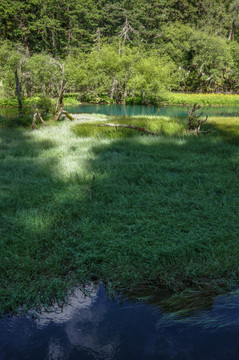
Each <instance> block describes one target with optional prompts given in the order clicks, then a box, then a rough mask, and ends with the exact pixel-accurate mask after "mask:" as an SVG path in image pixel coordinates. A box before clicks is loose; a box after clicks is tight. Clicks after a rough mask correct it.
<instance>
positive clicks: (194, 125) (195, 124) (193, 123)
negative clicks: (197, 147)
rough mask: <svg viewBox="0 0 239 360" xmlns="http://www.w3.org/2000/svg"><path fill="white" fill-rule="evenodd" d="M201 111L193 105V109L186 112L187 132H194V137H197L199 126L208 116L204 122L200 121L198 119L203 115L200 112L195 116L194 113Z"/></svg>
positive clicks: (198, 106) (197, 106)
mask: <svg viewBox="0 0 239 360" xmlns="http://www.w3.org/2000/svg"><path fill="white" fill-rule="evenodd" d="M199 109H201V106H200V105H197V104H194V105H193V108H192V109H191V110H188V116H189V118H188V126H187V130H188V131H190V132H194V133H195V135H199V132H200V129H201V125H202V124H204V123H205V122H206V121H207V119H208V116H207V115H206V118H205V119H204V120H201V119H200V117H201V116H202V115H203V113H202V112H201V113H200V114H197V113H196V111H197V110H199Z"/></svg>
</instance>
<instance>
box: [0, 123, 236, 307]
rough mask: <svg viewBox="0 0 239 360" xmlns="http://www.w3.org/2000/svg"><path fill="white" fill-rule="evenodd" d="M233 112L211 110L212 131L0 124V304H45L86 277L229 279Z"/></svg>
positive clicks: (116, 281) (179, 283) (118, 281)
mask: <svg viewBox="0 0 239 360" xmlns="http://www.w3.org/2000/svg"><path fill="white" fill-rule="evenodd" d="M128 120H129V119H128ZM238 120H239V119H238V118H237V119H235V118H233V119H226V118H225V119H224V120H223V119H221V118H220V123H218V119H212V121H211V122H210V123H209V125H208V126H209V127H210V126H211V127H212V128H215V129H216V130H215V131H214V132H212V133H211V134H209V135H206V136H199V137H195V136H191V135H181V136H175V135H167V134H166V135H164V136H160V137H153V136H141V135H137V136H134V137H131V138H122V137H121V138H114V137H112V136H111V137H100V138H96V137H94V136H90V137H85V136H84V137H83V136H79V135H77V133H76V132H75V130H74V131H73V128H74V126H75V125H74V124H72V123H62V124H61V125H60V126H58V127H48V128H42V129H39V130H38V131H35V132H31V131H29V130H25V129H20V128H19V129H6V128H0V135H1V141H0V150H1V151H0V164H1V165H0V177H1V182H0V184H1V185H0V187H1V191H0V211H1V217H0V239H1V240H0V247H1V249H0V269H1V270H0V285H1V286H0V309H1V312H3V311H5V312H13V311H16V310H17V309H18V308H19V306H21V307H22V308H23V309H29V308H31V307H39V306H40V305H41V304H48V305H49V304H50V303H51V302H52V301H54V300H55V299H57V300H60V299H63V297H64V295H65V294H66V292H67V289H69V287H74V286H76V285H77V284H85V283H87V282H88V281H91V280H103V281H104V282H105V283H106V284H107V286H108V288H109V289H115V288H118V289H134V288H136V287H139V286H142V285H148V284H151V285H155V286H161V285H163V286H167V287H168V288H171V289H173V290H176V291H181V290H184V289H186V288H188V287H197V288H206V289H207V290H208V289H210V290H216V291H217V290H218V289H219V288H221V287H224V288H229V287H231V286H233V285H235V284H238V276H239V266H238V259H239V242H238V238H239V226H238V208H239V198H238V196H237V194H238V191H239V182H238V175H239V166H238V160H239V148H238V143H237V141H235V139H237V140H238V124H237V122H238ZM110 121H113V119H110ZM132 121H135V120H134V119H132ZM145 121H146V120H145ZM147 121H148V124H149V123H151V121H150V120H147ZM157 121H158V122H159V124H158V126H159V128H160V120H159V119H158V120H157ZM161 121H166V122H168V121H169V120H168V119H161ZM179 121H180V120H177V119H175V120H174V123H175V126H179V127H181V124H180V123H179ZM151 124H152V123H151ZM72 125H73V127H72ZM230 126H232V128H230ZM165 129H166V126H165Z"/></svg>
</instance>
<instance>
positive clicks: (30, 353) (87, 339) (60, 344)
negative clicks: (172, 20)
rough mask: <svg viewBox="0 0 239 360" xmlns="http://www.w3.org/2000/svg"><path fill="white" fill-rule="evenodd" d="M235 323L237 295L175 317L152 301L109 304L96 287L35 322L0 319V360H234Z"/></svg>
mask: <svg viewBox="0 0 239 360" xmlns="http://www.w3.org/2000/svg"><path fill="white" fill-rule="evenodd" d="M163 296H165V294H164V293H163V294H162V297H163ZM238 319H239V293H237V292H232V293H230V294H228V295H220V296H218V297H216V298H215V299H213V300H212V299H211V298H210V300H209V302H208V303H207V305H204V306H202V308H201V309H199V310H194V311H192V312H191V313H189V314H187V315H181V316H179V315H176V314H175V313H173V312H166V311H165V309H164V308H163V307H162V306H159V305H158V303H157V301H156V300H155V301H154V300H153V301H148V302H147V301H146V302H136V301H132V300H130V298H124V299H120V298H118V299H116V300H111V299H109V298H108V297H107V296H106V293H105V289H104V286H103V285H99V286H97V287H96V288H95V289H94V290H93V291H92V292H91V295H90V296H84V295H83V293H82V292H81V291H80V290H77V291H76V292H75V294H74V295H72V296H71V297H70V298H69V301H68V305H65V306H64V307H63V308H60V307H57V306H55V307H54V308H53V309H52V310H51V311H49V312H46V311H43V312H42V314H41V315H40V316H39V318H36V319H35V320H34V319H33V318H30V317H24V316H16V317H3V318H2V319H0V359H1V360H9V359H11V360H26V359H34V360H38V359H39V360H40V359H41V360H42V359H46V360H59V359H69V360H76V359H77V360H79V359H81V360H91V359H92V360H98V359H99V360H100V359H108V360H111V359H112V360H117V359H118V360H121V359H122V360H127V359H130V360H131V359H137V360H140V359H152V360H154V359H155V360H156V359H157V360H160V359H162V360H169V359H178V360H194V359H195V360H213V359H215V360H224V359H225V360H228V359H230V360H234V359H235V360H236V359H238V353H239V341H238V336H239V335H238V334H239V320H238Z"/></svg>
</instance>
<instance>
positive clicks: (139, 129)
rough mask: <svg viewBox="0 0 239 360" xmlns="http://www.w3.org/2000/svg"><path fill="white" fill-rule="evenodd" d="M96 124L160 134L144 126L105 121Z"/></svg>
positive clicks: (155, 134)
mask: <svg viewBox="0 0 239 360" xmlns="http://www.w3.org/2000/svg"><path fill="white" fill-rule="evenodd" d="M96 126H100V127H104V126H109V127H115V128H116V129H117V128H125V129H132V130H136V131H142V132H144V133H147V134H150V135H154V136H159V135H162V133H161V132H154V131H151V130H149V129H145V128H142V127H139V126H133V125H125V124H113V123H105V124H97V125H96Z"/></svg>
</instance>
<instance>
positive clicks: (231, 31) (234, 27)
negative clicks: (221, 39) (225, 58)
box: [228, 21, 236, 40]
mask: <svg viewBox="0 0 239 360" xmlns="http://www.w3.org/2000/svg"><path fill="white" fill-rule="evenodd" d="M235 30H236V24H235V21H233V23H232V27H231V30H230V33H229V36H228V40H232V39H233V38H234V34H235Z"/></svg>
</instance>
